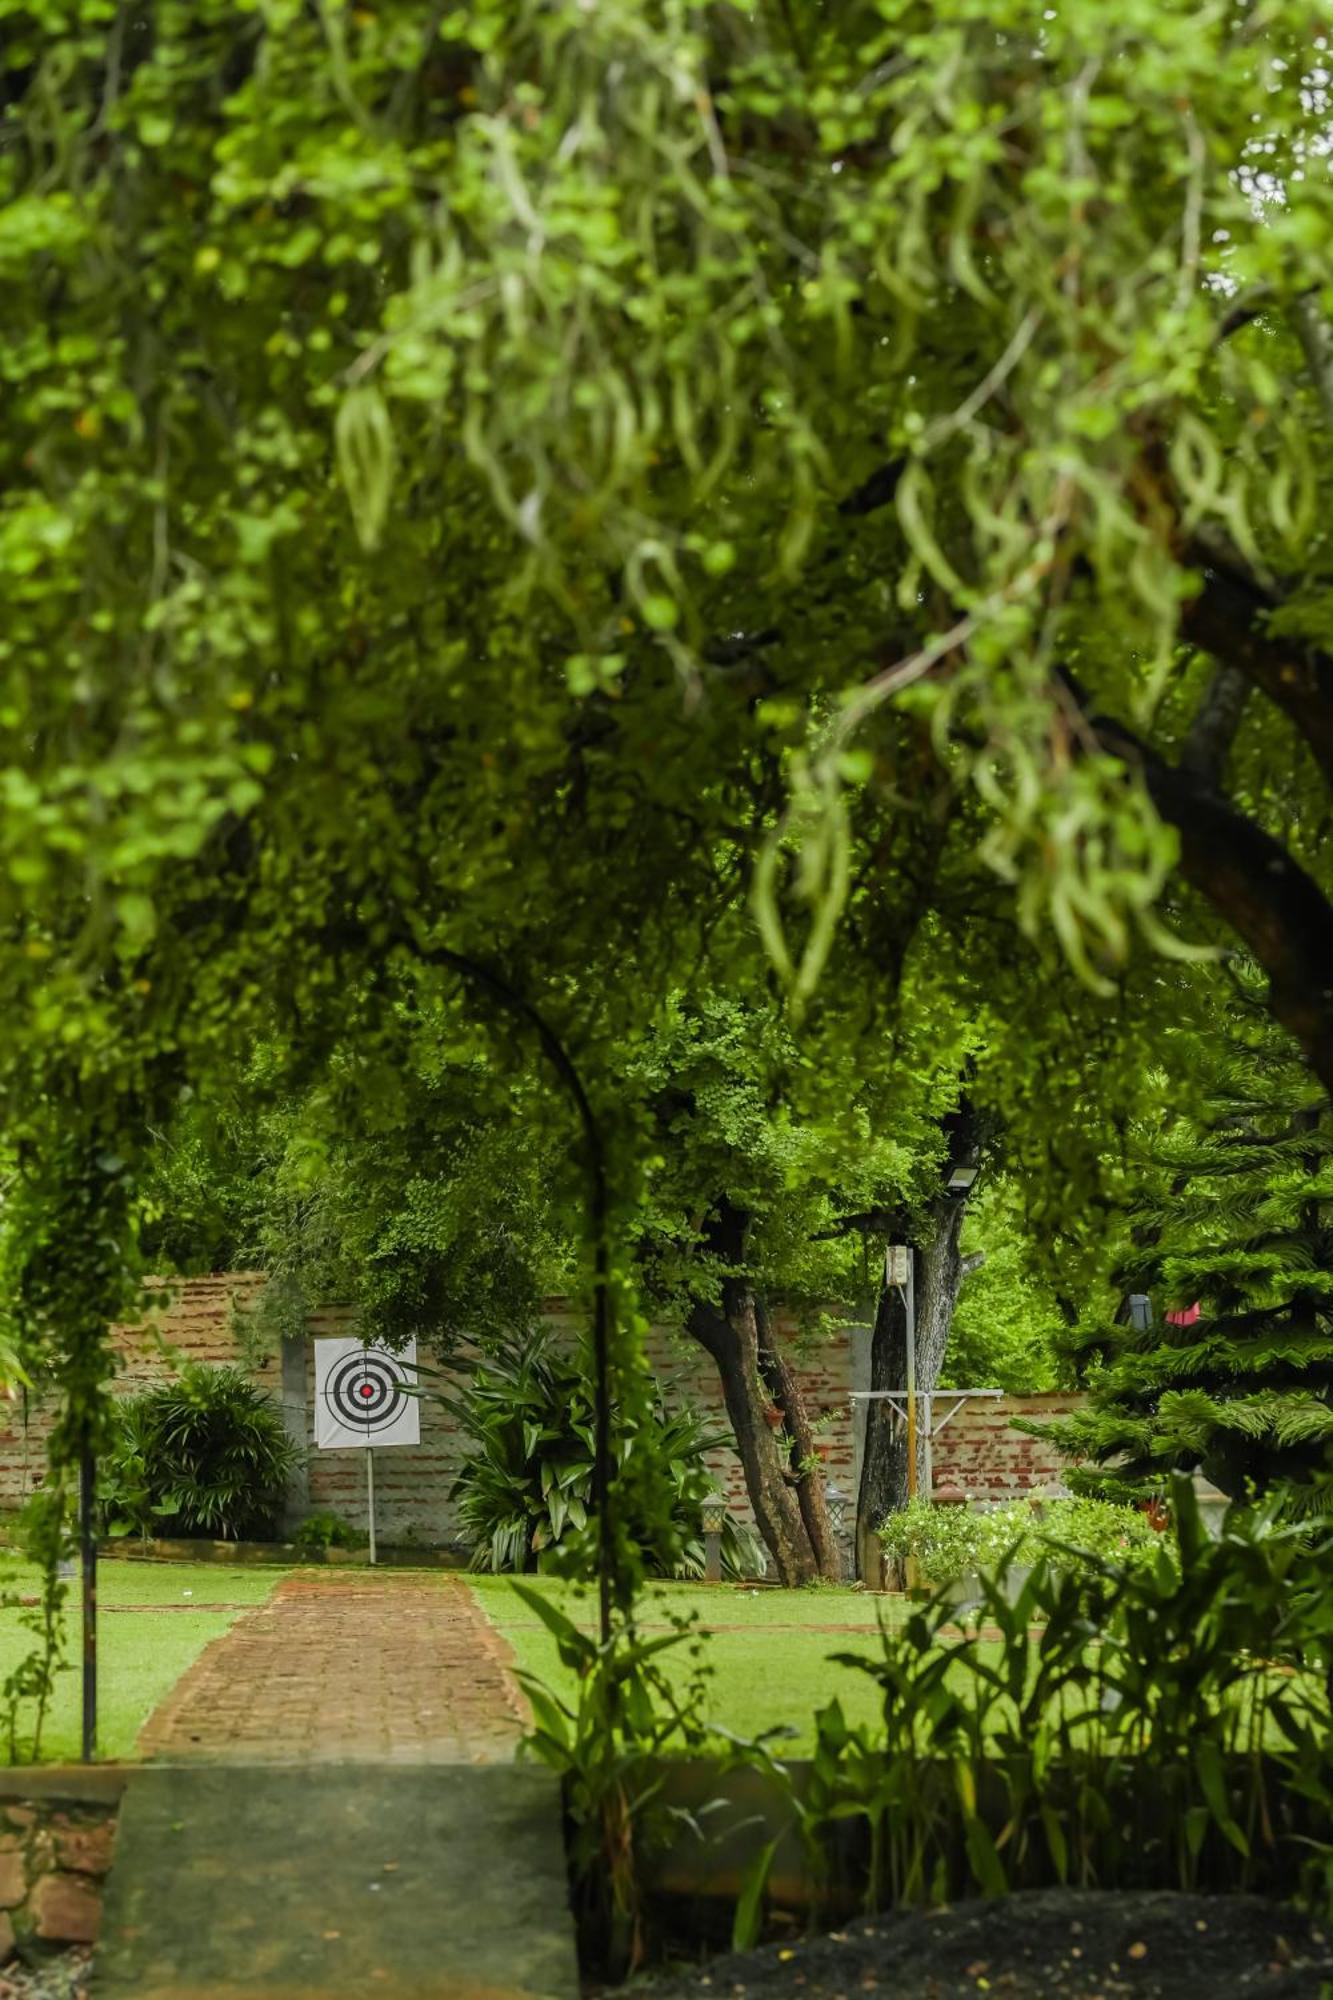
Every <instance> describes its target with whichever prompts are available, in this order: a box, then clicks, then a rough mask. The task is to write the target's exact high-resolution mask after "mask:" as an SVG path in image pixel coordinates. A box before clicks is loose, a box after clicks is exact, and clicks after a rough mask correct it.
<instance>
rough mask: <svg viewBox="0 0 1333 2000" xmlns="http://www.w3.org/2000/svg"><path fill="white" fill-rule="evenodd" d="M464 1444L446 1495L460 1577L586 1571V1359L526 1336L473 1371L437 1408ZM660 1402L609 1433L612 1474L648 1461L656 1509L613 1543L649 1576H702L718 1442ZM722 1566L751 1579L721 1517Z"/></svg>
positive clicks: (589, 1448)
mask: <svg viewBox="0 0 1333 2000" xmlns="http://www.w3.org/2000/svg"><path fill="white" fill-rule="evenodd" d="M442 1400H443V1402H444V1406H445V1408H446V1409H447V1411H448V1412H449V1414H450V1416H452V1417H453V1419H454V1421H455V1423H456V1424H457V1426H458V1429H459V1431H460V1433H461V1434H462V1436H463V1438H464V1439H465V1440H466V1442H467V1451H466V1455H465V1457H464V1458H463V1461H462V1463H461V1465H460V1466H459V1469H458V1472H457V1474H456V1476H455V1478H454V1482H453V1486H452V1488H451V1493H452V1497H453V1498H454V1499H455V1500H456V1501H457V1503H458V1513H459V1519H460V1522H461V1525H462V1530H463V1534H464V1538H465V1540H466V1541H467V1544H468V1548H469V1553H470V1557H471V1562H472V1567H473V1568H474V1569H481V1570H517V1571H520V1572H521V1571H524V1570H558V1571H562V1572H564V1573H566V1574H568V1573H570V1572H571V1571H573V1570H576V1569H577V1568H578V1567H579V1565H580V1561H581V1559H582V1560H583V1561H584V1566H585V1567H586V1543H587V1538H588V1534H589V1519H590V1512H591V1505H592V1483H593V1435H594V1431H593V1407H592V1391H591V1387H590V1382H589V1369H588V1363H587V1357H586V1355H585V1354H584V1353H583V1352H582V1351H581V1349H580V1347H579V1346H578V1344H577V1343H576V1344H574V1345H568V1344H565V1345H562V1343H561V1340H560V1337H559V1335H558V1334H557V1333H553V1332H550V1331H546V1332H542V1333H536V1334H533V1335H531V1336H530V1337H529V1338H527V1339H526V1340H520V1341H514V1342H511V1343H509V1344H508V1345H507V1346H506V1347H505V1348H503V1349H501V1350H499V1351H493V1352H490V1353H487V1354H486V1355H484V1356H481V1357H479V1358H477V1359H476V1360H475V1362H473V1363H472V1364H471V1365H470V1366H469V1368H468V1370H467V1373H466V1376H465V1377H464V1379H463V1381H462V1382H461V1383H460V1385H459V1386H458V1387H457V1388H455V1389H454V1390H452V1391H451V1392H450V1393H449V1394H447V1395H446V1396H444V1397H443V1398H442ZM726 1441H727V1440H726V1438H725V1435H724V1434H722V1433H720V1432H712V1431H710V1430H709V1429H708V1428H707V1427H706V1426H705V1425H704V1424H703V1423H702V1422H701V1421H700V1419H699V1418H698V1417H697V1416H696V1415H695V1414H694V1412H693V1411H692V1410H691V1409H690V1408H689V1407H688V1405H682V1404H680V1403H676V1402H673V1400H672V1399H671V1397H670V1395H669V1393H668V1394H666V1395H664V1394H663V1393H662V1391H661V1390H660V1389H657V1388H656V1387H655V1388H654V1390H653V1394H652V1400H651V1402H650V1404H649V1407H648V1411H647V1415H646V1418H645V1419H643V1420H641V1421H638V1422H630V1423H619V1424H617V1427H616V1436H615V1451H616V1456H617V1459H618V1461H619V1462H620V1463H622V1464H623V1463H626V1462H628V1461H629V1460H630V1459H631V1458H633V1459H634V1461H635V1463H636V1467H637V1468H638V1469H639V1471H640V1472H641V1471H642V1468H643V1465H644V1462H645V1461H651V1462H652V1463H653V1464H654V1465H655V1466H656V1467H657V1468H658V1469H659V1472H660V1478H659V1479H658V1480H656V1481H654V1482H653V1490H654V1491H655V1492H657V1493H659V1494H660V1495H665V1496H666V1504H665V1505H664V1506H663V1507H661V1508H658V1509H655V1510H654V1511H653V1512H652V1513H651V1514H649V1513H641V1512H633V1511H632V1512H631V1515H630V1517H629V1518H628V1519H627V1520H625V1521H624V1523H623V1525H624V1528H625V1532H626V1533H627V1534H628V1535H629V1536H630V1538H631V1539H632V1540H633V1542H634V1544H635V1546H636V1547H637V1549H638V1551H639V1554H640V1558H641V1560H642V1562H643V1565H644V1568H645V1570H646V1572H647V1573H648V1574H649V1575H654V1576H702V1575H703V1570H704V1536H703V1509H704V1506H705V1503H706V1502H707V1501H708V1500H709V1498H710V1497H711V1496H712V1495H713V1493H714V1492H715V1491H716V1481H715V1479H714V1477H713V1474H712V1472H711V1471H710V1469H709V1466H708V1463H707V1459H708V1454H709V1453H710V1452H711V1451H713V1450H715V1449H716V1448H717V1447H718V1446H719V1445H722V1444H725V1443H726ZM722 1560H723V1565H724V1568H725V1569H726V1570H727V1572H728V1573H729V1574H731V1575H751V1576H752V1575H755V1574H762V1571H763V1563H764V1559H763V1551H762V1549H761V1548H760V1547H759V1545H758V1543H757V1542H756V1539H755V1537H754V1536H753V1534H751V1533H750V1532H749V1531H748V1530H746V1529H744V1528H743V1527H742V1526H741V1525H740V1524H739V1523H738V1522H736V1520H735V1519H734V1518H732V1517H731V1516H730V1515H729V1516H728V1518H727V1523H726V1526H725V1529H724V1531H723V1537H722Z"/></svg>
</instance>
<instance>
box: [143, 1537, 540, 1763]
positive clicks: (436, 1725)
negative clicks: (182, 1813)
mask: <svg viewBox="0 0 1333 2000" xmlns="http://www.w3.org/2000/svg"><path fill="white" fill-rule="evenodd" d="M506 1660H507V1652H506V1649H505V1646H504V1641H503V1640H502V1639H501V1638H500V1636H499V1634H498V1633H496V1632H495V1631H494V1630H493V1628H492V1627H491V1626H490V1624H489V1623H488V1622H487V1620H486V1618H485V1617H484V1616H483V1615H482V1613H481V1611H480V1610H479V1609H478V1608H477V1606H476V1604H475V1602H474V1601H473V1598H472V1594H471V1592H470V1591H469V1590H468V1589H467V1586H466V1585H465V1584H463V1583H460V1582H458V1581H456V1580H455V1579H453V1578H449V1577H438V1576H437V1577H431V1578H429V1579H428V1580H426V1579H423V1578H422V1577H420V1576H410V1575H407V1576H405V1575H400V1574H395V1573H393V1572H392V1571H388V1572H386V1571H376V1572H371V1571H358V1572H356V1573H355V1574H349V1573H347V1572H345V1571H344V1572H343V1573H341V1574H336V1575H329V1574H328V1573H327V1572H323V1571H318V1570H315V1571H308V1572H302V1573H301V1574H299V1575H296V1576H291V1577H287V1578H284V1580H283V1581H282V1582H281V1583H280V1584H279V1585H278V1587H277V1589H276V1590H275V1591H274V1593H273V1595H272V1597H271V1598H269V1600H268V1602H267V1603H266V1604H262V1605H257V1606H255V1607H254V1608H253V1609H251V1610H248V1611H246V1612H245V1613H244V1614H243V1615H242V1616H241V1617H240V1618H238V1619H237V1621H236V1623H235V1624H234V1625H233V1626H232V1627H231V1629H230V1630H229V1631H228V1632H226V1633H224V1635H223V1636H222V1637H221V1638H220V1639H215V1640H214V1641H213V1642H212V1644H211V1645H209V1646H208V1647H206V1648H205V1650H204V1652H203V1653H201V1654H200V1656H199V1658H198V1660H196V1662H195V1664H194V1665H193V1667H191V1668H190V1670H189V1671H188V1672H187V1673H186V1674H185V1675H184V1676H183V1678H182V1679H181V1680H180V1681H178V1682H177V1684H176V1686H175V1687H174V1688H173V1690H172V1692H171V1693H170V1694H169V1695H168V1696H167V1699H166V1700H165V1701H164V1702H163V1703H162V1705H161V1707H160V1708H158V1709H157V1710H156V1711H155V1712H154V1714H153V1715H151V1716H150V1717H149V1719H148V1721H147V1723H146V1724H145V1725H144V1728H143V1731H142V1733H141V1735H140V1738H139V1747H140V1749H141V1751H142V1752H143V1754H144V1755H145V1756H146V1757H151V1758H154V1759H156V1760H158V1761H161V1762H170V1763H177V1762H186V1761H190V1762H193V1761H201V1762H207V1763H220V1762H236V1763H243V1764H261V1763H262V1764H307V1763H319V1764H333V1763H354V1764H458V1763H490V1762H495V1761H497V1760H507V1759H509V1758H511V1757H512V1756H513V1753H514V1747H515V1744H516V1743H517V1740H518V1736H519V1733H520V1731H521V1728H522V1721H523V1715H524V1709H523V1702H522V1697H521V1695H520V1694H519V1692H518V1689H517V1687H516V1686H515V1683H514V1681H513V1680H512V1678H511V1677H510V1675H509V1673H508V1672H507V1670H506Z"/></svg>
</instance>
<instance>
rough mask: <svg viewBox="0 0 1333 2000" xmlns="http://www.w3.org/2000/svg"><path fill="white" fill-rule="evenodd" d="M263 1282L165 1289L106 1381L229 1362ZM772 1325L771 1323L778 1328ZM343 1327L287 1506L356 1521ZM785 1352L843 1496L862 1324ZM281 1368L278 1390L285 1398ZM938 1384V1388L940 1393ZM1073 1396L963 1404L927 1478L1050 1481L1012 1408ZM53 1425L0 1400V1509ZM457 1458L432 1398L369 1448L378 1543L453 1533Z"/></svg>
mask: <svg viewBox="0 0 1333 2000" xmlns="http://www.w3.org/2000/svg"><path fill="white" fill-rule="evenodd" d="M262 1282H263V1280H262V1278H261V1277H259V1276H257V1275H256V1274H255V1273H253V1272H240V1273H231V1274H228V1275H225V1276H220V1277H211V1278H191V1279H187V1280H185V1281H183V1282H181V1283H180V1284H178V1285H177V1287H176V1289H175V1293H174V1296H173V1299H172V1302H171V1304H170V1305H169V1306H168V1307H167V1308H166V1309H165V1310H163V1311H159V1312H155V1313H150V1314H148V1315H146V1316H145V1319H144V1321H143V1322H142V1323H141V1324H140V1325H138V1326H133V1327H118V1328H117V1329H116V1330H115V1334H114V1346H115V1349H116V1353H117V1356H118V1360H119V1372H118V1376H117V1384H116V1386H117V1388H118V1390H120V1391H121V1392H123V1393H129V1392H130V1391H132V1390H135V1389H138V1388H141V1387H143V1386H144V1385H145V1384H146V1383H148V1382H152V1381H158V1380H161V1379H162V1377H163V1376H164V1375H169V1374H171V1373H173V1372H174V1370H175V1368H176V1367H178V1366H179V1365H180V1363H181V1362H182V1361H192V1362H199V1363H206V1364H217V1363H222V1362H241V1361H242V1360H243V1356H242V1350H241V1347H240V1344H239V1340H238V1332H237V1328H236V1325H235V1310H236V1308H242V1309H243V1308H244V1307H245V1305H246V1304H247V1303H248V1302H249V1301H250V1300H251V1299H252V1298H253V1296H254V1294H255V1292H256V1291H257V1290H258V1288H259V1286H260V1285H261V1284H262ZM548 1317H549V1318H550V1319H551V1320H552V1321H553V1322H554V1323H555V1324H556V1325H561V1324H564V1325H567V1326H569V1327H570V1329H571V1332H572V1329H573V1322H572V1321H571V1320H570V1319H569V1317H568V1315H567V1313H566V1312H565V1311H564V1310H562V1308H561V1307H560V1306H559V1304H558V1303H557V1302H555V1301H552V1302H551V1304H550V1306H549V1307H548ZM779 1327H780V1330H783V1329H782V1326H781V1322H779ZM351 1330H352V1315H351V1312H350V1310H349V1309H348V1308H346V1307H338V1306H331V1307H326V1308H324V1309H322V1310H321V1311H320V1312H318V1313H316V1314H315V1315H313V1316H312V1318H311V1321H310V1328H309V1332H310V1336H311V1337H310V1338H309V1339H308V1340H307V1342H306V1353H305V1370H304V1372H305V1430H306V1441H307V1482H308V1491H307V1494H306V1495H305V1496H302V1498H303V1504H301V1505H299V1506H298V1509H297V1511H298V1512H300V1513H303V1512H305V1511H308V1510H309V1509H313V1508H331V1509H332V1510H333V1511H334V1512H335V1513H338V1514H341V1515H343V1516H345V1518H346V1519H348V1520H349V1521H352V1522H353V1523H355V1524H357V1525H363V1524H364V1522H365V1519H366V1463H365V1454H364V1453H363V1452H360V1451H317V1450H316V1449H315V1448H314V1425H313V1408H314V1345H313V1341H314V1338H315V1337H317V1336H319V1335H321V1334H324V1335H332V1334H345V1333H347V1332H349V1331H351ZM785 1331H786V1333H787V1336H788V1348H789V1352H791V1354H792V1356H793V1360H794V1363H795V1366H796V1372H797V1374H798V1375H799V1377H800V1378H801V1381H802V1383H803V1386H804V1389H805V1393H806V1396H807V1398H808V1401H809V1406H810V1412H811V1416H812V1418H813V1420H814V1422H815V1426H816V1437H817V1440H818V1442H819V1444H820V1447H821V1454H820V1455H821V1457H822V1458H823V1459H824V1462H825V1466H826V1476H829V1477H832V1478H834V1479H836V1480H837V1482H838V1484H839V1485H840V1486H841V1487H842V1488H843V1490H844V1491H845V1492H846V1493H847V1494H848V1496H849V1497H852V1496H854V1494H855V1491H856V1481H857V1476H858V1457H859V1454H858V1449H857V1443H856V1437H855V1430H854V1425H853V1419H852V1415H851V1405H850V1396H851V1391H852V1389H853V1388H854V1387H856V1386H859V1385H860V1383H861V1382H862V1380H863V1378H864V1373H865V1347H866V1339H867V1336H866V1334H865V1331H864V1329H860V1328H851V1327H846V1328H843V1329H841V1330H839V1331H837V1332H836V1333H834V1334H832V1335H830V1336H829V1337H828V1338H826V1339H821V1340H818V1341H811V1342H803V1341H802V1340H801V1338H800V1336H799V1334H798V1333H797V1332H796V1330H795V1329H794V1328H792V1327H787V1328H786V1329H785ZM647 1346H648V1358H649V1361H650V1363H651V1365H652V1367H653V1369H654V1372H655V1373H656V1374H657V1376H658V1378H659V1380H660V1381H661V1382H662V1383H663V1385H664V1387H665V1389H666V1393H667V1395H668V1398H669V1399H670V1400H672V1401H683V1402H685V1403H687V1404H688V1405H689V1406H690V1407H691V1408H693V1409H695V1410H696V1411H697V1412H698V1413H699V1414H700V1415H702V1416H704V1417H705V1418H708V1419H711V1420H713V1421H714V1422H715V1424H716V1427H717V1429H718V1430H719V1431H722V1432H726V1431H727V1419H726V1413H725V1411H724V1409H723V1407H722V1399H721V1393H720V1390H719V1388H718V1382H717V1375H716V1371H715V1370H714V1368H713V1364H712V1363H711V1361H710V1360H709V1359H708V1357H707V1356H706V1355H705V1354H704V1353H702V1351H701V1350H700V1349H699V1348H698V1347H697V1346H695V1345H693V1344H692V1343H691V1342H688V1341H686V1340H685V1339H683V1338H682V1336H680V1335H679V1334H675V1333H672V1332H670V1331H668V1330H666V1329H664V1328H655V1329H653V1331H652V1332H651V1333H650V1335H649V1337H648V1343H647ZM252 1372H253V1374H254V1378H255V1380H256V1381H257V1382H259V1383H261V1384H262V1385H263V1386H264V1387H266V1388H267V1389H269V1391H270V1392H271V1393H272V1395H273V1396H274V1398H275V1400H280V1399H281V1398H282V1395H283V1392H284V1364H283V1360H282V1358H281V1357H279V1356H272V1357H270V1358H268V1359H265V1360H263V1361H261V1362H260V1363H259V1365H258V1366H257V1367H256V1368H255V1369H254V1370H253V1371H252ZM300 1377H301V1367H300V1357H299V1355H298V1356H297V1357H296V1371H295V1379H296V1383H297V1388H296V1391H295V1396H296V1403H297V1407H298V1409H299V1400H300V1388H299V1384H300ZM292 1393H293V1391H292V1385H291V1373H290V1364H289V1367H288V1371H287V1394H288V1396H289V1397H291V1395H292ZM944 1394H945V1392H943V1391H942V1392H941V1398H943V1396H944ZM1079 1400H1080V1399H1079V1398H1078V1397H1077V1396H1070V1395H1047V1396H1010V1397H1003V1398H1001V1399H999V1400H997V1401H987V1402H972V1403H965V1404H964V1405H963V1407H962V1409H961V1410H960V1411H959V1412H958V1414H957V1415H956V1416H954V1417H953V1418H951V1419H950V1421H949V1422H948V1423H947V1424H946V1425H945V1428H944V1430H943V1431H942V1432H941V1434H940V1437H939V1440H938V1442H937V1444H936V1447H935V1480H936V1484H937V1485H954V1486H960V1487H961V1488H962V1489H963V1490H964V1492H966V1493H967V1494H968V1495H969V1497H973V1498H976V1499H993V1498H998V1497H1003V1496H1005V1495H1007V1494H1010V1493H1015V1492H1021V1491H1024V1490H1026V1489H1029V1488H1032V1487H1043V1486H1049V1485H1055V1484H1058V1483H1059V1481H1060V1478H1061V1466H1060V1460H1059V1458H1058V1456H1057V1455H1056V1453H1055V1452H1054V1451H1053V1450H1052V1448H1051V1447H1050V1446H1048V1445H1045V1444H1043V1443H1041V1442H1040V1441H1039V1440H1038V1439H1036V1438H1029V1437H1024V1436H1023V1435H1022V1434H1021V1433H1019V1432H1017V1431H1014V1430H1012V1429H1010V1427H1009V1426H1010V1422H1011V1419H1012V1418H1014V1417H1015V1416H1036V1417H1042V1416H1055V1415H1057V1414H1060V1413H1062V1412H1064V1411H1066V1410H1069V1409H1072V1408H1075V1407H1077V1405H1078V1403H1079ZM50 1425H51V1412H50V1410H49V1407H48V1406H47V1405H46V1404H44V1403H43V1401H42V1399H41V1398H39V1397H30V1398H29V1401H28V1407H27V1412H26V1422H25V1411H24V1406H23V1402H22V1399H21V1398H15V1399H14V1400H13V1401H11V1402H10V1403H8V1404H5V1403H3V1402H0V1507H6V1508H8V1507H13V1506H16V1505H18V1504H19V1503H20V1502H21V1501H22V1500H23V1499H24V1498H25V1497H26V1495H27V1494H28V1493H29V1492H31V1490H32V1486H33V1483H34V1481H35V1480H36V1479H38V1478H40V1476H41V1473H42V1470H43V1467H44V1463H45V1440H46V1437H47V1435H48V1433H49V1430H50ZM460 1456H461V1445H460V1441H459V1439H458V1437H457V1435H456V1433H455V1431H454V1429H453V1427H452V1425H451V1424H450V1422H449V1420H448V1419H447V1418H446V1417H445V1416H444V1414H443V1412H442V1411H441V1409H440V1407H439V1405H438V1403H437V1402H435V1401H434V1399H433V1398H431V1397H430V1396H429V1395H426V1396H423V1398H422V1402H421V1443H420V1444H419V1445H406V1446H388V1447H379V1448H377V1449H376V1452H375V1500H376V1516H377V1520H378V1523H379V1526H380V1532H381V1534H382V1536H383V1538H384V1539H385V1541H386V1542H393V1541H398V1542H411V1541H417V1542H422V1543H444V1542H448V1541H449V1540H451V1539H452V1533H453V1521H452V1509H451V1508H450V1505H449V1500H448V1491H449V1486H450V1483H451V1480H452V1478H453V1474H454V1471H455V1469H456V1467H457V1465H458V1461H459V1458H460ZM711 1463H712V1466H713V1470H714V1473H715V1475H716V1477H717V1480H718V1483H719V1485H720V1486H721V1488H722V1490H723V1492H724V1493H725V1494H726V1496H727V1499H728V1502H729V1504H730V1506H731V1507H732V1508H733V1509H734V1510H735V1512H736V1513H737V1514H738V1515H740V1516H742V1517H743V1518H747V1519H748V1518H750V1510H749V1504H748V1502H747V1499H746V1495H745V1482H744V1478H743V1475H742V1472H741V1466H740V1461H739V1459H738V1457H737V1455H736V1452H735V1450H734V1448H733V1447H732V1446H730V1445H721V1446H719V1447H718V1449H717V1450H715V1451H714V1452H713V1453H712V1454H711Z"/></svg>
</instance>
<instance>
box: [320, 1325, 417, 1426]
mask: <svg viewBox="0 0 1333 2000" xmlns="http://www.w3.org/2000/svg"><path fill="white" fill-rule="evenodd" d="M416 1376H417V1344H416V1342H415V1340H409V1341H408V1343H407V1345H406V1346H405V1347H404V1348H403V1350H402V1352H401V1354H390V1353H389V1351H388V1349H387V1348H384V1347H366V1346H364V1345H363V1344H362V1342H361V1341H359V1340H355V1339H353V1340H317V1341H316V1342H315V1443H316V1444H317V1445H318V1446H319V1448H320V1450H321V1451H346V1450H348V1449H350V1447H352V1446H353V1445H361V1446H364V1445H368V1444H372V1445H373V1444H420V1442H421V1408H420V1404H419V1402H418V1399H417V1397H416V1396H415V1395H414V1394H413V1393H412V1387H413V1384H414V1383H415V1382H416Z"/></svg>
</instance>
